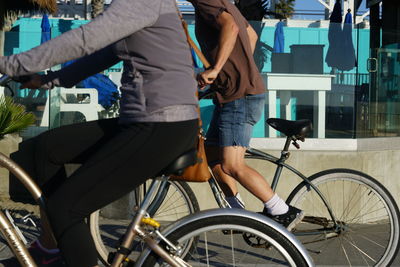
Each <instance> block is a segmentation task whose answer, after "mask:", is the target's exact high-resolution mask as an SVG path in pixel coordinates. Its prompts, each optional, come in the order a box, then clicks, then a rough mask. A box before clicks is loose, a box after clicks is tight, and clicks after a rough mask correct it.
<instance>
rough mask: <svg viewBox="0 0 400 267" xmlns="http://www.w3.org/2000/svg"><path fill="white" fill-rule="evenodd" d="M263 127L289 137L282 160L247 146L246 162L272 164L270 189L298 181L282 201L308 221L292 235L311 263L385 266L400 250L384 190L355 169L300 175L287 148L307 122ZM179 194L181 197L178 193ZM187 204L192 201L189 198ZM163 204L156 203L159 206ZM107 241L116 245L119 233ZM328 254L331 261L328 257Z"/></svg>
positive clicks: (219, 198)
mask: <svg viewBox="0 0 400 267" xmlns="http://www.w3.org/2000/svg"><path fill="white" fill-rule="evenodd" d="M267 123H268V124H269V125H271V126H272V127H273V128H275V129H276V130H278V131H280V132H282V133H283V134H285V135H286V136H287V137H286V142H285V145H284V148H283V149H282V151H281V156H280V157H279V158H277V157H275V156H273V155H270V154H268V153H265V152H262V151H260V150H257V149H254V148H249V149H248V150H247V154H246V159H247V160H250V161H262V164H265V163H266V162H265V161H267V162H269V163H272V164H275V165H276V171H275V174H274V177H273V180H272V183H271V187H272V189H273V190H274V191H275V190H276V188H277V186H278V182H279V179H280V175H281V173H282V170H283V169H284V168H285V169H287V170H289V171H290V172H292V173H294V174H295V175H296V176H298V177H299V178H300V179H302V182H301V183H300V184H298V185H297V186H296V187H295V188H294V190H293V191H292V192H291V193H290V194H289V197H288V198H287V200H286V202H287V203H288V204H290V205H293V206H296V207H298V208H300V209H302V210H304V211H305V214H306V217H305V218H304V219H303V221H302V223H300V224H299V225H298V226H297V227H296V229H295V230H294V231H293V233H294V235H295V236H297V237H298V238H299V240H300V241H301V242H302V243H303V245H305V247H306V248H307V250H308V251H309V252H310V253H311V255H312V257H313V259H314V262H315V263H316V264H319V263H321V264H323V263H324V262H325V260H326V259H328V258H329V264H336V265H341V266H351V265H374V266H389V265H390V263H391V262H392V261H393V260H394V258H395V257H396V254H397V253H398V250H399V233H400V223H399V217H400V213H399V209H398V207H397V205H396V202H395V201H394V199H393V197H392V196H391V194H390V193H389V192H388V190H386V189H385V188H384V186H383V185H382V184H380V183H379V182H378V181H377V180H375V179H374V178H372V177H371V176H369V175H367V174H364V173H362V172H359V171H356V170H350V169H330V170H325V171H321V172H318V173H316V174H313V175H311V176H309V177H307V176H305V175H303V174H302V173H301V172H300V171H298V170H296V169H295V168H293V167H292V166H290V165H288V164H287V163H285V161H286V160H287V159H288V158H289V156H290V153H289V147H290V144H291V143H293V145H294V146H295V147H296V148H299V147H300V146H299V144H298V143H297V141H298V140H301V141H304V140H305V136H306V134H307V132H309V131H310V130H311V123H310V122H309V121H307V120H301V121H286V120H282V119H268V120H267ZM209 185H210V187H211V189H212V192H213V194H214V197H215V199H216V202H217V204H218V206H219V207H228V204H227V203H226V201H225V200H224V196H223V193H222V192H221V190H220V188H219V187H218V185H217V182H216V180H215V178H214V177H212V178H211V179H210V180H209ZM344 188H345V189H344ZM142 189H143V190H145V187H143V188H142ZM189 192H191V191H189ZM180 194H185V193H184V192H183V191H181V192H180ZM189 195H191V196H192V194H191V193H189ZM186 201H187V202H191V201H192V197H189V198H187V199H186ZM161 203H162V201H159V203H158V204H157V205H158V207H160V205H161ZM192 203H197V200H195V201H193V202H192ZM157 205H155V208H154V210H157ZM153 212H155V211H153ZM99 214H101V211H98V212H96V213H94V214H93V215H92V216H91V218H90V221H89V224H90V228H91V231H92V235H93V236H95V237H96V241H97V243H96V246H97V250H98V252H99V255H100V258H101V259H102V260H103V261H104V262H106V256H105V255H107V254H108V252H109V251H110V250H112V246H110V244H111V243H110V242H109V241H110V240H103V236H104V233H105V232H106V230H104V227H105V226H106V224H107V221H104V220H103V218H102V215H99ZM153 214H154V213H153ZM109 220H110V218H109V219H108V221H109ZM371 233H373V234H371ZM108 237H109V238H114V240H115V242H118V235H115V236H111V237H110V236H108ZM332 254H333V255H335V257H333V258H332V257H329V256H330V255H332ZM339 255H341V256H342V255H343V257H340V256H339ZM325 264H326V262H325Z"/></svg>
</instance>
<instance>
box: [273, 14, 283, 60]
mask: <svg viewBox="0 0 400 267" xmlns="http://www.w3.org/2000/svg"><path fill="white" fill-rule="evenodd" d="M284 52H285V36H284V34H283V22H282V21H279V22H278V23H277V24H276V28H275V35H274V53H284Z"/></svg>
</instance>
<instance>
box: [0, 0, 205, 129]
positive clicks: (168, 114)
mask: <svg viewBox="0 0 400 267" xmlns="http://www.w3.org/2000/svg"><path fill="white" fill-rule="evenodd" d="M81 57H83V58H82V59H80V60H78V61H77V62H76V63H75V64H72V65H69V66H68V67H67V68H64V69H62V70H60V71H56V72H52V73H50V74H48V75H47V76H46V77H45V82H46V86H47V87H53V86H64V87H70V86H72V85H74V84H76V83H77V82H79V81H81V80H82V79H84V78H85V77H87V76H89V75H91V74H94V73H97V72H99V71H102V70H104V69H106V68H108V67H110V66H112V65H114V64H116V63H117V62H118V61H120V60H122V61H123V63H124V70H123V75H122V79H121V84H122V86H121V94H122V96H121V111H120V122H122V123H130V122H139V121H183V120H190V119H195V118H197V116H198V115H197V112H196V108H197V104H198V103H197V99H196V97H195V90H196V88H197V87H196V81H195V79H194V72H193V67H192V59H191V54H190V50H189V47H188V44H187V42H186V37H185V34H184V32H183V29H182V25H181V22H180V20H179V17H178V15H177V12H176V7H175V0H113V2H112V4H111V5H110V6H109V7H108V8H107V9H106V11H105V12H103V14H101V15H99V16H98V17H96V18H95V19H94V20H92V21H91V22H89V23H88V24H85V25H83V26H81V27H79V28H77V29H73V30H70V31H68V32H66V33H64V34H62V35H60V36H59V37H57V38H54V39H51V40H50V41H48V42H46V43H44V44H42V45H40V46H38V47H35V48H33V49H31V50H29V51H27V52H24V53H20V54H17V55H12V56H8V57H2V58H0V72H1V73H5V74H7V75H9V76H21V75H27V74H32V73H36V72H39V71H42V70H45V69H48V68H50V67H52V66H54V65H57V64H60V63H64V62H67V61H69V60H73V59H77V58H81Z"/></svg>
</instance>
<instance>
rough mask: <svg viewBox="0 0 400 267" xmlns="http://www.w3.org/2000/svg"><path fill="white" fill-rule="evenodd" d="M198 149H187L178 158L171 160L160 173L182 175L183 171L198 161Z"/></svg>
mask: <svg viewBox="0 0 400 267" xmlns="http://www.w3.org/2000/svg"><path fill="white" fill-rule="evenodd" d="M197 160H198V159H197V150H196V149H191V150H189V151H186V152H185V153H183V154H182V155H180V156H179V157H178V158H176V159H175V160H174V161H173V162H171V163H170V164H169V165H168V166H167V167H166V168H164V169H163V170H162V171H161V173H160V174H164V175H171V174H174V175H182V173H183V171H184V170H185V169H186V168H187V167H189V166H192V165H194V164H195V163H197Z"/></svg>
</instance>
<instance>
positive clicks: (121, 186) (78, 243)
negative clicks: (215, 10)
mask: <svg viewBox="0 0 400 267" xmlns="http://www.w3.org/2000/svg"><path fill="white" fill-rule="evenodd" d="M78 58H81V59H80V60H77V61H76V62H75V63H73V64H71V65H69V66H68V67H66V68H63V69H61V70H60V71H55V72H50V73H48V74H47V75H33V74H35V73H37V72H39V71H43V70H46V69H48V68H50V67H52V66H54V65H57V64H60V63H64V62H67V61H69V60H73V59H78ZM121 60H122V61H123V75H122V79H121V85H122V86H121V101H120V106H121V107H120V117H119V118H117V119H107V120H99V121H91V122H84V123H80V124H75V125H71V126H63V127H60V128H57V129H53V130H50V131H47V132H45V133H43V134H41V135H39V136H37V137H35V139H34V146H35V155H34V163H35V174H34V176H35V177H37V179H38V182H39V184H41V185H43V188H44V193H45V195H46V196H47V198H48V210H47V216H48V219H49V222H50V225H51V228H52V230H53V233H54V236H55V238H56V241H57V245H58V248H59V249H60V251H61V253H62V256H63V258H64V260H65V262H66V263H67V265H68V266H73V267H80V266H84V267H88V266H96V265H97V255H96V249H95V247H94V244H93V240H92V238H91V235H90V232H89V230H88V228H87V226H86V225H85V222H84V218H85V217H87V216H88V215H89V214H90V213H92V212H93V211H95V210H97V209H99V208H101V207H103V206H105V205H107V204H109V203H111V202H112V201H114V200H117V199H118V198H120V197H122V196H123V195H125V194H127V193H128V192H130V191H131V190H132V189H134V188H135V187H136V186H138V185H140V184H141V183H143V182H144V181H145V180H146V179H147V178H148V177H152V176H155V175H156V174H157V173H159V172H160V171H161V170H162V169H163V168H164V167H166V166H167V165H168V164H169V163H170V162H172V161H173V160H174V159H175V158H176V157H178V156H179V155H181V154H182V153H184V152H185V151H188V150H190V149H192V148H193V147H194V145H195V140H196V135H197V130H198V122H197V117H198V114H197V111H196V109H197V106H198V101H197V99H196V97H195V91H196V90H197V83H196V80H195V79H194V72H193V66H192V59H191V54H190V50H189V47H188V44H187V41H186V37H185V34H184V32H183V29H182V25H181V22H180V20H179V18H178V15H177V12H176V7H175V0H134V1H133V0H113V2H112V3H111V5H110V6H109V7H108V8H107V9H106V11H105V12H104V13H102V14H101V15H99V16H98V17H96V18H95V19H94V20H92V21H91V22H90V23H88V24H85V25H83V26H81V27H80V28H77V29H74V30H71V31H68V32H66V33H64V34H62V35H61V36H59V37H57V38H54V39H52V40H50V41H48V42H46V43H43V44H42V45H40V46H38V47H35V48H33V49H31V50H29V51H27V52H24V53H20V54H16V55H11V56H7V57H1V58H0V73H3V74H7V75H9V76H11V77H16V76H22V75H32V76H31V79H30V81H28V82H26V83H25V84H23V87H26V88H31V89H34V88H48V89H51V88H53V87H54V86H64V87H70V86H73V85H74V84H76V83H78V82H79V81H81V80H82V79H84V78H86V77H88V76H90V75H92V74H94V73H97V72H99V71H102V70H104V69H106V68H108V67H110V66H112V65H114V64H116V63H117V62H119V61H121ZM65 163H81V164H82V165H81V167H80V168H79V169H78V170H77V171H75V172H74V173H73V174H72V175H71V176H70V177H68V179H67V178H66V174H65V169H64V164H65ZM39 177H40V178H39ZM43 243H45V242H42V243H40V242H38V243H36V245H35V246H34V247H36V248H39V249H41V250H42V251H46V252H49V253H51V252H54V251H52V250H49V249H50V247H49V246H50V245H49V246H47V245H48V244H43ZM36 259H38V260H39V261H41V262H38V264H39V266H50V264H49V263H52V262H55V261H52V260H49V259H47V258H46V259H45V258H44V256H43V255H41V256H38V257H37V258H36ZM46 263H47V265H46ZM57 264H58V266H59V264H60V263H59V262H58V263H57ZM52 266H55V265H54V264H53V265H52Z"/></svg>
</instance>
